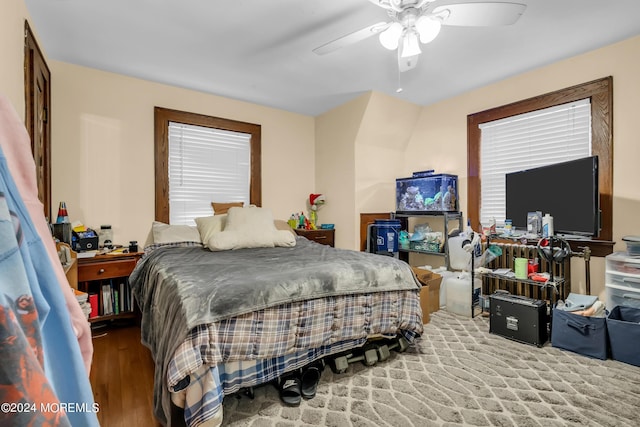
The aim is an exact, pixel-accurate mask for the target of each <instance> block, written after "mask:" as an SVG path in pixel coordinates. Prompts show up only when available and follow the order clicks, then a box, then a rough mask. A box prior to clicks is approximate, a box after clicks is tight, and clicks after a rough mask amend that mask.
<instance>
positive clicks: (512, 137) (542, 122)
mask: <svg viewBox="0 0 640 427" xmlns="http://www.w3.org/2000/svg"><path fill="white" fill-rule="evenodd" d="M479 127H480V131H481V140H480V141H481V142H480V144H481V148H480V151H481V154H480V183H481V184H480V187H481V204H480V223H481V224H487V223H488V222H489V220H490V219H491V218H495V220H496V221H497V222H504V220H505V216H506V203H505V175H506V174H508V173H511V172H517V171H521V170H525V169H532V168H536V167H540V166H546V165H550V164H553V163H559V162H565V161H569V160H574V159H579V158H582V157H587V156H590V155H591V104H590V100H589V99H588V98H586V99H582V100H579V101H576V102H571V103H567V104H562V105H556V106H554V107H550V108H545V109H542V110H537V111H532V112H529V113H525V114H520V115H516V116H511V117H507V118H504V119H500V120H495V121H492V122H486V123H483V124H481V125H480V126H479ZM535 185H536V184H535V183H531V188H532V191H543V189H539V188H536V186H535Z"/></svg>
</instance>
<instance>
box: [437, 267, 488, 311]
mask: <svg viewBox="0 0 640 427" xmlns="http://www.w3.org/2000/svg"><path fill="white" fill-rule="evenodd" d="M481 285H482V281H481V280H480V278H478V277H474V278H473V291H472V290H471V273H467V272H463V273H458V274H456V275H455V276H454V277H451V278H449V279H448V280H447V284H446V289H447V290H446V301H447V304H446V307H447V311H448V312H450V313H455V314H459V315H461V316H467V317H471V304H472V295H473V299H474V300H477V299H478V298H479V297H480V287H481ZM472 292H473V294H472Z"/></svg>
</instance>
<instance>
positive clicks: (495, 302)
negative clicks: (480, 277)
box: [489, 291, 549, 347]
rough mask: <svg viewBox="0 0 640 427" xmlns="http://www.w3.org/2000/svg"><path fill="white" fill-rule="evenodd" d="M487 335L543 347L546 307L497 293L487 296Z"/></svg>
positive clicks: (545, 332) (531, 301) (534, 300)
mask: <svg viewBox="0 0 640 427" xmlns="http://www.w3.org/2000/svg"><path fill="white" fill-rule="evenodd" d="M489 301H490V309H489V312H490V317H489V332H491V333H492V334H497V335H501V336H503V337H505V338H509V339H511V340H514V341H518V342H522V343H526V344H533V345H535V346H538V347H542V346H543V345H544V343H546V342H547V339H548V337H549V334H548V330H547V328H548V323H549V316H548V314H547V303H546V302H545V301H542V300H536V299H533V298H528V297H524V296H518V295H511V294H509V293H506V292H504V291H503V292H496V293H494V294H492V295H490V296H489Z"/></svg>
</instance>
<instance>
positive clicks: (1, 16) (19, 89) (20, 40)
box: [0, 0, 37, 120]
mask: <svg viewBox="0 0 640 427" xmlns="http://www.w3.org/2000/svg"><path fill="white" fill-rule="evenodd" d="M0 8H1V12H0V58H2V60H1V61H0V93H2V94H3V95H4V96H6V97H7V98H8V99H9V101H11V103H12V104H13V107H14V108H15V109H16V111H17V112H18V116H19V117H21V118H22V119H23V120H24V111H25V106H24V21H25V19H28V20H29V21H31V18H30V17H29V13H28V12H27V7H26V5H25V3H24V1H23V0H3V1H2V6H0ZM30 25H31V29H32V31H33V32H34V33H35V35H36V37H37V30H36V29H34V28H33V25H32V24H31V22H30Z"/></svg>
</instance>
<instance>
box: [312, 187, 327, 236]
mask: <svg viewBox="0 0 640 427" xmlns="http://www.w3.org/2000/svg"><path fill="white" fill-rule="evenodd" d="M325 202H326V199H325V198H324V194H309V206H310V208H311V209H310V210H309V221H310V223H311V227H312V230H315V229H317V226H318V208H319V207H320V206H322V205H324V204H325Z"/></svg>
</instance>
